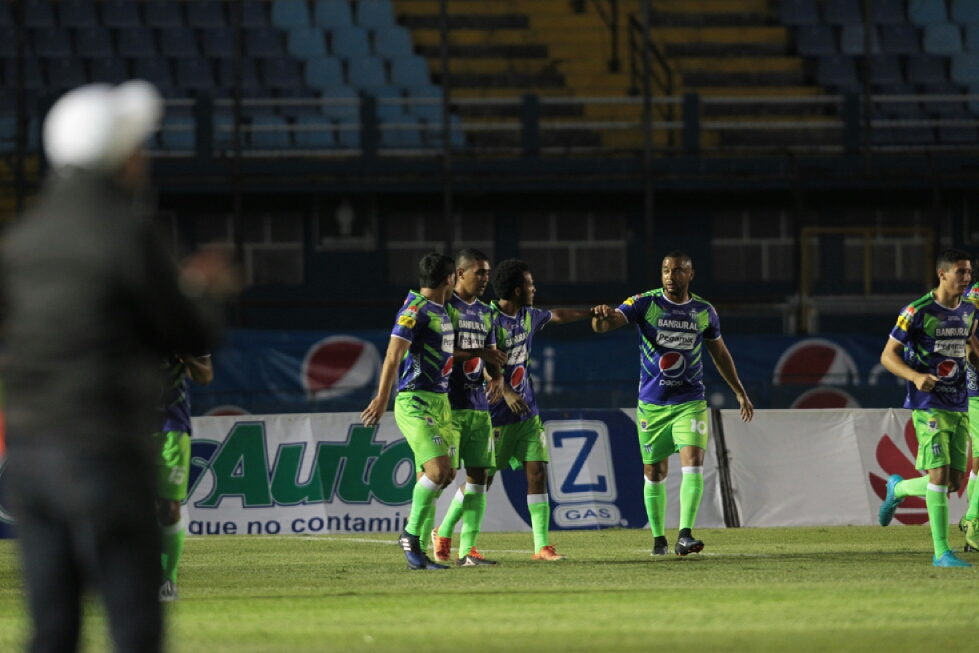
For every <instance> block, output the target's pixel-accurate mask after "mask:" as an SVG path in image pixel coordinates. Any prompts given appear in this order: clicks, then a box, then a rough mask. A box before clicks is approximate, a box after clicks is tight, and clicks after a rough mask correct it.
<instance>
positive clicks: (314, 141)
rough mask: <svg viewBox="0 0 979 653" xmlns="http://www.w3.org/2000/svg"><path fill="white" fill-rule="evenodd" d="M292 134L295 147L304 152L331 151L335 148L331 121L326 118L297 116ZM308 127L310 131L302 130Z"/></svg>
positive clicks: (335, 143)
mask: <svg viewBox="0 0 979 653" xmlns="http://www.w3.org/2000/svg"><path fill="white" fill-rule="evenodd" d="M296 126H297V127H299V128H300V129H297V130H296V131H295V133H294V136H295V139H296V147H300V148H302V149H304V150H332V149H335V148H336V146H337V142H336V139H335V138H334V133H335V131H334V125H333V121H332V120H330V119H329V118H327V117H326V116H315V115H313V116H298V117H297V118H296ZM303 127H308V128H311V129H305V130H304V129H302V128H303Z"/></svg>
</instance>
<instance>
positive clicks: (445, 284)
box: [361, 253, 456, 570]
mask: <svg viewBox="0 0 979 653" xmlns="http://www.w3.org/2000/svg"><path fill="white" fill-rule="evenodd" d="M418 269H419V280H420V285H421V290H420V291H419V292H414V291H412V292H410V293H408V298H407V299H406V300H405V303H404V305H403V306H402V307H401V310H399V311H398V315H397V318H396V322H395V325H394V329H393V330H392V331H391V339H390V341H389V342H388V350H387V354H386V355H385V357H384V364H383V366H382V367H381V379H380V382H379V384H378V390H377V396H376V397H375V398H374V399H373V400H372V401H371V403H370V405H369V406H367V408H366V409H365V410H364V412H363V413H361V419H362V420H363V422H364V426H376V425H377V424H378V422H380V420H381V416H382V415H383V414H384V412H385V410H387V405H388V399H389V398H390V395H391V386H392V384H393V382H394V378H395V375H396V374H397V376H398V396H397V397H396V398H395V402H394V419H395V421H396V422H397V424H398V428H399V429H400V430H401V432H402V433H403V434H404V436H405V439H407V440H408V444H409V445H410V446H411V450H412V452H414V454H415V466H416V472H417V482H416V483H415V489H414V491H413V492H412V495H411V512H410V514H409V515H408V523H407V525H406V526H405V530H404V532H403V533H402V534H401V537H400V538H399V539H398V544H400V545H401V548H402V549H404V552H405V557H406V558H407V559H408V569H431V570H437V569H447V567H445V566H444V565H439V564H435V562H433V561H432V560H430V559H429V558H428V556H427V555H426V554H425V552H424V551H423V550H422V547H421V543H420V541H419V535H421V534H422V533H423V532H424V531H423V525H424V523H425V520H426V519H427V518H428V516H429V515H428V513H429V510H430V509H431V510H434V508H435V506H434V503H435V499H436V496H437V495H438V493H439V492H440V491H441V489H442V488H443V487H444V486H445V485H446V484H447V483H449V482H450V479H451V478H452V456H454V455H455V451H456V445H455V437H454V433H453V431H452V414H451V412H450V409H449V400H448V397H447V395H446V393H447V392H448V389H449V374H450V372H451V371H452V354H453V349H454V347H455V337H454V335H453V332H452V321H451V320H450V319H449V314H448V313H447V312H446V311H445V303H446V302H447V301H448V299H449V297H450V296H451V295H452V289H453V287H454V286H455V282H456V268H455V263H454V262H453V261H452V259H450V258H449V257H447V256H443V255H441V254H436V253H432V254H428V255H427V256H425V257H424V258H423V259H422V260H421V262H420V263H419V265H418Z"/></svg>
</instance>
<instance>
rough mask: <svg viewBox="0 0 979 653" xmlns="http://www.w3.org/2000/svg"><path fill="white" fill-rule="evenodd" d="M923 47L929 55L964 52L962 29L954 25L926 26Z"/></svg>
mask: <svg viewBox="0 0 979 653" xmlns="http://www.w3.org/2000/svg"><path fill="white" fill-rule="evenodd" d="M922 45H923V46H924V51H925V52H927V53H928V54H939V55H944V56H951V55H953V54H958V53H959V52H962V29H961V28H960V27H959V26H958V25H955V24H952V23H932V24H931V25H926V26H925V34H924V40H923V42H922Z"/></svg>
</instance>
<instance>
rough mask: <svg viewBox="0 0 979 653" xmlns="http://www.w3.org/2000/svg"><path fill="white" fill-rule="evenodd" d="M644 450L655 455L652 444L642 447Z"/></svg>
mask: <svg viewBox="0 0 979 653" xmlns="http://www.w3.org/2000/svg"><path fill="white" fill-rule="evenodd" d="M642 449H643V451H645V452H646V453H653V445H651V444H644V445H642Z"/></svg>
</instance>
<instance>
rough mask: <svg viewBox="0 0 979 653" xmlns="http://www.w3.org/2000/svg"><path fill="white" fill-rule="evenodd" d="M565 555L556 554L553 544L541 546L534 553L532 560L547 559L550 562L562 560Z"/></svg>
mask: <svg viewBox="0 0 979 653" xmlns="http://www.w3.org/2000/svg"><path fill="white" fill-rule="evenodd" d="M567 557H568V556H563V555H558V553H557V551H555V550H554V547H553V546H542V547H541V549H540V551H538V552H537V553H535V554H534V560H547V561H550V562H554V561H555V560H564V559H565V558H567Z"/></svg>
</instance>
